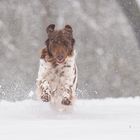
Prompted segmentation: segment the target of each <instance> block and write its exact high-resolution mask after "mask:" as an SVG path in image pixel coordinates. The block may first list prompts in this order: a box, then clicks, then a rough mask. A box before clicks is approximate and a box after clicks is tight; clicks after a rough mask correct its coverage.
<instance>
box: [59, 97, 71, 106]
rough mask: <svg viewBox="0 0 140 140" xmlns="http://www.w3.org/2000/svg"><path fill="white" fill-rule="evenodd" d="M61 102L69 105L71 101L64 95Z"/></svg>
mask: <svg viewBox="0 0 140 140" xmlns="http://www.w3.org/2000/svg"><path fill="white" fill-rule="evenodd" d="M61 103H62V104H63V105H71V101H70V100H69V99H68V98H67V97H64V98H63V100H62V102H61Z"/></svg>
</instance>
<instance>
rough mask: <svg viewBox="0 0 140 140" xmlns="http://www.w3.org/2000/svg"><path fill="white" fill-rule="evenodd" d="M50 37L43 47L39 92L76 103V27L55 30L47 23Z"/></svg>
mask: <svg viewBox="0 0 140 140" xmlns="http://www.w3.org/2000/svg"><path fill="white" fill-rule="evenodd" d="M47 34H48V39H47V40H46V42H45V44H46V47H45V48H43V50H42V54H41V58H40V67H39V72H38V78H37V95H38V96H39V98H40V99H41V100H42V101H44V102H48V101H51V103H54V104H62V105H65V106H68V105H72V104H73V102H74V99H75V92H76V87H77V66H76V63H75V55H76V52H75V49H74V43H75V39H74V38H73V31H72V27H71V26H70V25H66V26H65V27H64V29H62V30H55V25H54V24H51V25H49V26H48V27H47Z"/></svg>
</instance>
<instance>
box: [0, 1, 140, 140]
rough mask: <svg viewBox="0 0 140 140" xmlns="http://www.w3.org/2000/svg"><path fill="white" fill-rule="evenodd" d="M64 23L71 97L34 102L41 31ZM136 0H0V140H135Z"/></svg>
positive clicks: (139, 91)
mask: <svg viewBox="0 0 140 140" xmlns="http://www.w3.org/2000/svg"><path fill="white" fill-rule="evenodd" d="M51 23H55V24H56V27H57V28H62V27H63V26H64V25H65V24H70V25H71V26H72V27H73V30H74V36H75V39H76V44H75V47H76V50H77V52H78V55H77V65H78V69H79V81H78V90H77V96H78V100H77V101H76V103H75V105H74V106H73V109H72V110H69V111H67V112H58V111H56V110H54V109H53V108H52V107H51V106H50V104H49V103H42V102H41V101H37V100H35V95H34V91H35V79H36V77H37V71H38V65H39V64H38V63H39V56H40V50H41V49H42V48H43V47H44V42H45V40H46V38H47V35H46V31H45V30H46V27H47V26H48V25H49V24H51ZM139 96H140V0H0V140H13V139H14V140H19V139H21V140H22V139H23V140H25V139H26V140H28V139H30V140H31V139H33V140H40V139H49V140H50V139H52V140H53V139H61V140H63V139H68V140H73V139H75V140H78V139H80V140H85V139H87V140H94V139H95V140H112V139H114V140H118V139H119V140H124V139H126V140H139V139H140V97H139Z"/></svg>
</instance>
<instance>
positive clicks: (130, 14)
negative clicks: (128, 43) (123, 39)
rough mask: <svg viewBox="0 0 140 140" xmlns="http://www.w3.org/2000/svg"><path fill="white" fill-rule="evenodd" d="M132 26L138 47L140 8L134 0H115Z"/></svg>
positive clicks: (139, 39) (139, 41) (139, 38)
mask: <svg viewBox="0 0 140 140" xmlns="http://www.w3.org/2000/svg"><path fill="white" fill-rule="evenodd" d="M117 2H118V3H119V5H120V6H121V8H122V10H123V12H124V13H125V15H126V17H127V18H128V20H129V23H130V25H131V26H132V28H133V30H134V33H135V36H136V39H137V41H138V43H139V45H138V46H139V48H140V9H139V7H138V3H137V1H136V0H117Z"/></svg>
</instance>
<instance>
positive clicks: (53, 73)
mask: <svg viewBox="0 0 140 140" xmlns="http://www.w3.org/2000/svg"><path fill="white" fill-rule="evenodd" d="M74 73H75V67H74V64H72V63H66V64H62V65H58V66H56V67H53V66H52V65H50V64H48V65H46V69H45V73H44V78H45V79H46V80H47V81H48V83H49V85H50V88H51V90H52V91H55V90H58V89H61V88H62V87H64V86H66V85H72V84H73V79H74ZM44 78H43V79H44Z"/></svg>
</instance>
